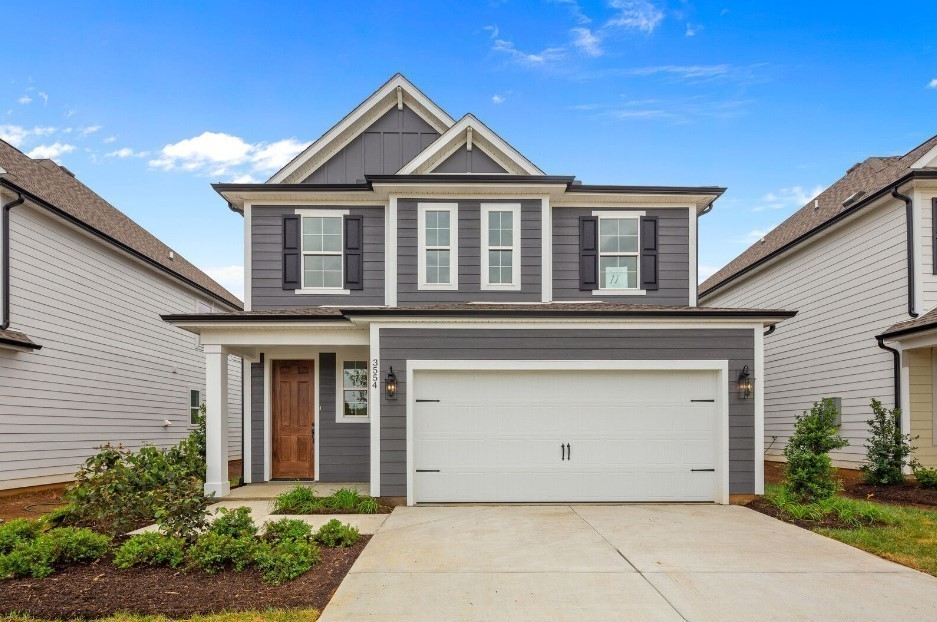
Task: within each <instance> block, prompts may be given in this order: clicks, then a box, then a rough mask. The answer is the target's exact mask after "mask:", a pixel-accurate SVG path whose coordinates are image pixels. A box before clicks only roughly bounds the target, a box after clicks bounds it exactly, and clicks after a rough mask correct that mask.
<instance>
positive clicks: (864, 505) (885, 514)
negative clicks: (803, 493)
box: [765, 486, 894, 527]
mask: <svg viewBox="0 0 937 622" xmlns="http://www.w3.org/2000/svg"><path fill="white" fill-rule="evenodd" d="M765 498H766V499H767V500H768V501H770V502H771V503H772V504H773V505H774V506H775V507H777V508H778V509H779V510H781V512H782V513H784V514H786V515H787V516H788V517H790V518H793V519H796V520H801V521H813V522H820V521H823V520H824V519H825V518H826V517H827V516H828V515H832V516H834V517H835V518H836V519H837V520H839V521H840V522H842V523H845V524H846V525H848V526H849V527H861V526H863V525H881V524H889V523H892V522H894V516H893V514H892V512H891V511H890V510H888V508H886V507H883V506H881V505H879V504H876V503H870V502H868V501H857V500H855V499H849V498H846V497H831V498H828V499H823V500H820V501H816V502H812V503H802V502H801V501H800V498H799V496H798V495H796V494H795V493H793V492H792V491H791V490H790V488H789V487H787V486H771V487H769V488H767V489H766V490H765Z"/></svg>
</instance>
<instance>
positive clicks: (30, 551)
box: [0, 520, 110, 579]
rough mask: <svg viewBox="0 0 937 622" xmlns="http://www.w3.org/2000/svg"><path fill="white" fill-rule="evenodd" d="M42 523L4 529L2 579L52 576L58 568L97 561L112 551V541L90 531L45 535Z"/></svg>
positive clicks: (69, 529) (17, 523) (14, 523)
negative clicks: (58, 565)
mask: <svg viewBox="0 0 937 622" xmlns="http://www.w3.org/2000/svg"><path fill="white" fill-rule="evenodd" d="M38 526H39V523H38V522H35V523H29V522H28V521H23V520H16V521H10V522H9V523H6V524H4V525H3V526H2V527H0V533H4V534H5V537H4V538H3V542H4V543H5V544H4V549H3V553H2V554H0V579H9V578H14V577H33V578H36V579H41V578H43V577H47V576H49V575H50V574H52V571H53V570H54V569H55V566H56V565H57V564H77V563H87V562H92V561H95V560H96V559H99V558H100V557H102V556H103V555H104V554H105V553H107V551H108V550H109V548H110V538H108V537H107V536H105V535H102V534H99V533H95V532H93V531H91V530H90V529H81V528H76V527H62V528H56V529H50V530H49V531H41V530H40V529H39V528H38Z"/></svg>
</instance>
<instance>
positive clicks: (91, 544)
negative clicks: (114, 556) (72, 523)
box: [40, 527, 111, 564]
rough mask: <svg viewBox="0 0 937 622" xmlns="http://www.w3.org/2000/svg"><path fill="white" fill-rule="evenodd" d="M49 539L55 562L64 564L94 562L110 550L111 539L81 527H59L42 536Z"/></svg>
mask: <svg viewBox="0 0 937 622" xmlns="http://www.w3.org/2000/svg"><path fill="white" fill-rule="evenodd" d="M45 538H47V539H49V540H50V541H51V542H52V546H53V548H54V550H55V561H56V562H57V563H63V564H79V563H84V562H93V561H94V560H96V559H98V558H100V557H101V556H103V555H104V554H105V553H107V552H108V550H110V545H111V539H110V538H108V537H107V536H105V535H104V534H100V533H95V532H93V531H91V530H90V529H84V528H81V527H57V528H55V529H52V530H50V531H49V532H47V533H45V534H43V535H42V536H40V539H45Z"/></svg>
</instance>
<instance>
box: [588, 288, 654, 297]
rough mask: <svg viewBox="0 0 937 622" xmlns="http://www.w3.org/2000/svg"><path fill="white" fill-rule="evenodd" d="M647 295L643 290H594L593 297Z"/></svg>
mask: <svg viewBox="0 0 937 622" xmlns="http://www.w3.org/2000/svg"><path fill="white" fill-rule="evenodd" d="M646 294H647V291H646V290H643V289H594V290H592V295H593V296H644V295H646Z"/></svg>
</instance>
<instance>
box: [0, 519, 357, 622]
mask: <svg viewBox="0 0 937 622" xmlns="http://www.w3.org/2000/svg"><path fill="white" fill-rule="evenodd" d="M369 539H370V536H362V537H361V540H360V541H358V543H357V544H356V545H355V546H352V547H349V548H347V549H342V548H335V549H330V548H325V547H323V548H322V549H321V552H322V562H321V563H319V564H317V565H315V566H314V567H313V568H312V570H310V571H309V572H307V573H306V574H304V575H302V576H300V577H298V578H296V579H294V580H293V581H289V582H286V583H284V584H282V585H270V584H268V583H264V581H263V579H262V578H261V573H260V572H259V571H257V570H254V569H250V570H245V571H244V572H233V571H229V572H222V573H219V574H214V575H210V574H205V573H202V572H198V571H195V572H185V571H182V570H178V569H175V570H174V569H172V568H133V569H129V570H121V569H119V568H117V567H116V566H114V564H113V561H112V558H111V557H110V556H108V557H106V558H103V559H101V560H99V561H98V562H96V563H94V564H90V565H82V566H71V567H69V568H66V569H64V570H62V571H61V572H57V573H55V574H53V575H52V576H50V577H47V578H45V579H13V580H8V581H3V582H0V613H12V612H19V613H28V614H30V615H32V616H34V617H37V618H44V619H76V618H83V619H89V618H99V617H105V616H108V615H111V614H114V613H117V612H129V613H139V614H163V615H165V616H168V617H171V618H183V617H189V616H192V615H195V614H207V613H219V612H223V611H251V610H254V611H258V610H264V609H269V608H278V609H281V608H314V609H319V610H320V611H321V610H322V609H323V608H324V607H325V606H326V604H328V602H329V600H330V599H331V598H332V595H333V594H334V593H335V590H336V589H337V588H338V585H339V584H340V583H341V582H342V579H344V578H345V575H346V574H347V573H348V570H349V569H350V568H351V566H352V564H353V563H354V562H355V559H357V558H358V555H359V554H360V553H361V551H362V550H363V549H364V547H365V545H366V544H367V542H368V540H369Z"/></svg>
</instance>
